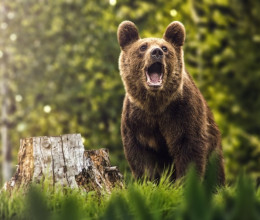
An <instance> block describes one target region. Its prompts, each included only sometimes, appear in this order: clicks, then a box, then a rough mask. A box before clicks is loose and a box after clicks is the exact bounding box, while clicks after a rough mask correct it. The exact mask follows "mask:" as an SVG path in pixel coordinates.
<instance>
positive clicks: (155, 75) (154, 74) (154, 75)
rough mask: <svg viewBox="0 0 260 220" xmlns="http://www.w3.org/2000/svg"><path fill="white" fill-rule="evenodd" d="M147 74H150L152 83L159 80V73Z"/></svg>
mask: <svg viewBox="0 0 260 220" xmlns="http://www.w3.org/2000/svg"><path fill="white" fill-rule="evenodd" d="M149 76H150V80H151V81H152V82H153V83H158V82H159V81H160V76H161V74H159V73H149Z"/></svg>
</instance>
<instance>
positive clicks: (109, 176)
mask: <svg viewBox="0 0 260 220" xmlns="http://www.w3.org/2000/svg"><path fill="white" fill-rule="evenodd" d="M45 179H48V180H49V182H50V183H51V184H52V186H57V185H60V186H63V187H70V188H82V189H83V190H85V191H87V192H89V191H99V192H100V191H107V192H111V189H112V188H113V187H115V186H119V187H123V185H124V184H123V175H122V174H121V173H120V172H119V171H118V169H117V167H115V166H111V164H110V160H109V153H108V150H107V149H99V150H86V151H85V150H84V146H83V143H82V138H81V135H80V134H66V135H61V136H57V137H46V136H44V137H31V138H25V139H21V140H20V149H19V153H18V165H17V170H16V173H15V175H14V176H13V177H12V178H11V180H10V181H8V182H7V183H6V184H5V186H4V188H5V189H7V190H12V189H14V188H17V187H18V188H19V187H21V186H27V185H28V184H30V183H31V182H36V183H39V182H41V181H44V180H45Z"/></svg>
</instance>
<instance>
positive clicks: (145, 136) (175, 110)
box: [117, 21, 225, 184]
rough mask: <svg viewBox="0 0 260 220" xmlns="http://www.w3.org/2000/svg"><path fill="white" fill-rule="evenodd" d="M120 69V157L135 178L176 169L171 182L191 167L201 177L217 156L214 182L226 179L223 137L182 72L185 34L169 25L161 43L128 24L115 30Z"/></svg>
mask: <svg viewBox="0 0 260 220" xmlns="http://www.w3.org/2000/svg"><path fill="white" fill-rule="evenodd" d="M117 37H118V42H119V45H120V48H121V54H120V58H119V69H120V75H121V77H122V81H123V83H124V87H125V91H126V95H125V99H124V104H123V113H122V118H121V135H122V141H123V145H124V152H125V155H126V158H127V160H128V163H129V165H130V168H131V170H132V173H133V175H134V176H135V177H136V178H140V177H144V176H145V175H146V176H147V177H148V178H149V179H151V180H157V179H159V178H160V176H161V174H162V172H163V171H164V170H165V168H168V167H169V166H172V165H174V172H173V174H172V178H173V179H178V178H180V177H182V176H184V174H185V172H186V170H187V167H188V166H189V164H191V163H194V164H195V167H196V169H197V171H198V173H199V175H200V176H201V177H203V176H204V174H205V168H206V164H207V162H208V159H209V156H210V154H211V153H212V152H213V151H214V152H216V155H217V166H218V167H217V168H218V173H217V177H218V182H219V184H224V182H225V174H224V167H223V156H222V147H221V136H220V132H219V129H218V127H217V125H216V123H215V121H214V118H213V115H212V113H211V111H210V109H209V107H208V106H207V103H206V101H205V99H204V98H203V96H202V94H201V93H200V91H199V89H198V88H197V87H196V85H195V83H194V81H193V79H192V77H191V76H190V75H189V73H188V72H187V71H186V70H185V66H184V59H183V49H182V46H183V44H184V39H185V29H184V26H183V25H182V24H181V23H180V22H177V21H175V22H172V23H171V24H170V25H169V26H168V27H167V29H166V31H165V33H164V35H163V38H162V39H161V38H144V39H141V38H140V37H139V34H138V29H137V27H136V26H135V24H134V23H132V22H131V21H124V22H122V23H121V24H120V25H119V27H118V32H117Z"/></svg>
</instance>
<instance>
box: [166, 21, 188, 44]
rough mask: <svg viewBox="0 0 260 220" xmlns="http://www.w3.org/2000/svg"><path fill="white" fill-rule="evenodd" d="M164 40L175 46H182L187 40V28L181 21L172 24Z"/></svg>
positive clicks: (167, 29)
mask: <svg viewBox="0 0 260 220" xmlns="http://www.w3.org/2000/svg"><path fill="white" fill-rule="evenodd" d="M163 38H164V40H166V41H168V42H170V43H171V44H174V45H175V46H182V45H183V44H184V40H185V28H184V26H183V24H182V23H181V22H179V21H174V22H172V23H170V24H169V25H168V27H167V28H166V31H165V33H164V35H163Z"/></svg>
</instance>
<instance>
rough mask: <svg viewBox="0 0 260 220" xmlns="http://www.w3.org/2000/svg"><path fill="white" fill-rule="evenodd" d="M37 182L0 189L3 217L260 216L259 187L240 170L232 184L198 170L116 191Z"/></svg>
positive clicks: (196, 219)
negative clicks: (218, 182)
mask: <svg viewBox="0 0 260 220" xmlns="http://www.w3.org/2000/svg"><path fill="white" fill-rule="evenodd" d="M47 185H48V184H43V185H33V186H32V187H30V189H29V190H27V191H26V192H25V191H24V190H21V189H20V190H19V191H16V192H14V193H13V194H12V195H11V196H10V195H9V193H7V192H2V193H1V197H0V219H35V220H41V219H42V220H48V219H62V220H66V219H68V220H69V219H71V220H72V219H73V220H77V219H103V220H105V219H111V220H116V219H124V220H128V219H137V220H138V219H140V220H141V219H148V220H159V219H192V220H204V219H205V220H206V219H234V220H240V219H241V220H242V219H245V220H251V219H260V190H258V189H257V188H256V187H255V186H254V184H253V181H252V180H251V179H250V178H248V177H246V176H245V175H241V176H240V177H239V178H238V181H237V183H236V184H235V185H234V186H226V187H222V188H218V187H217V186H216V185H215V183H214V181H209V180H207V181H203V182H201V181H200V180H199V179H198V178H197V176H196V174H195V172H194V170H191V171H190V172H189V174H188V175H187V177H186V178H185V179H183V180H182V181H180V182H178V183H174V184H172V183H170V182H169V180H168V179H167V177H166V175H165V176H164V177H163V179H162V180H161V181H160V183H159V184H155V183H152V182H149V181H144V182H137V181H129V182H128V183H127V184H126V188H125V189H114V190H113V192H112V194H107V193H103V194H102V195H98V194H96V193H95V192H90V193H84V192H82V191H79V190H76V189H74V190H72V189H55V192H53V189H51V188H50V187H48V186H47Z"/></svg>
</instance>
